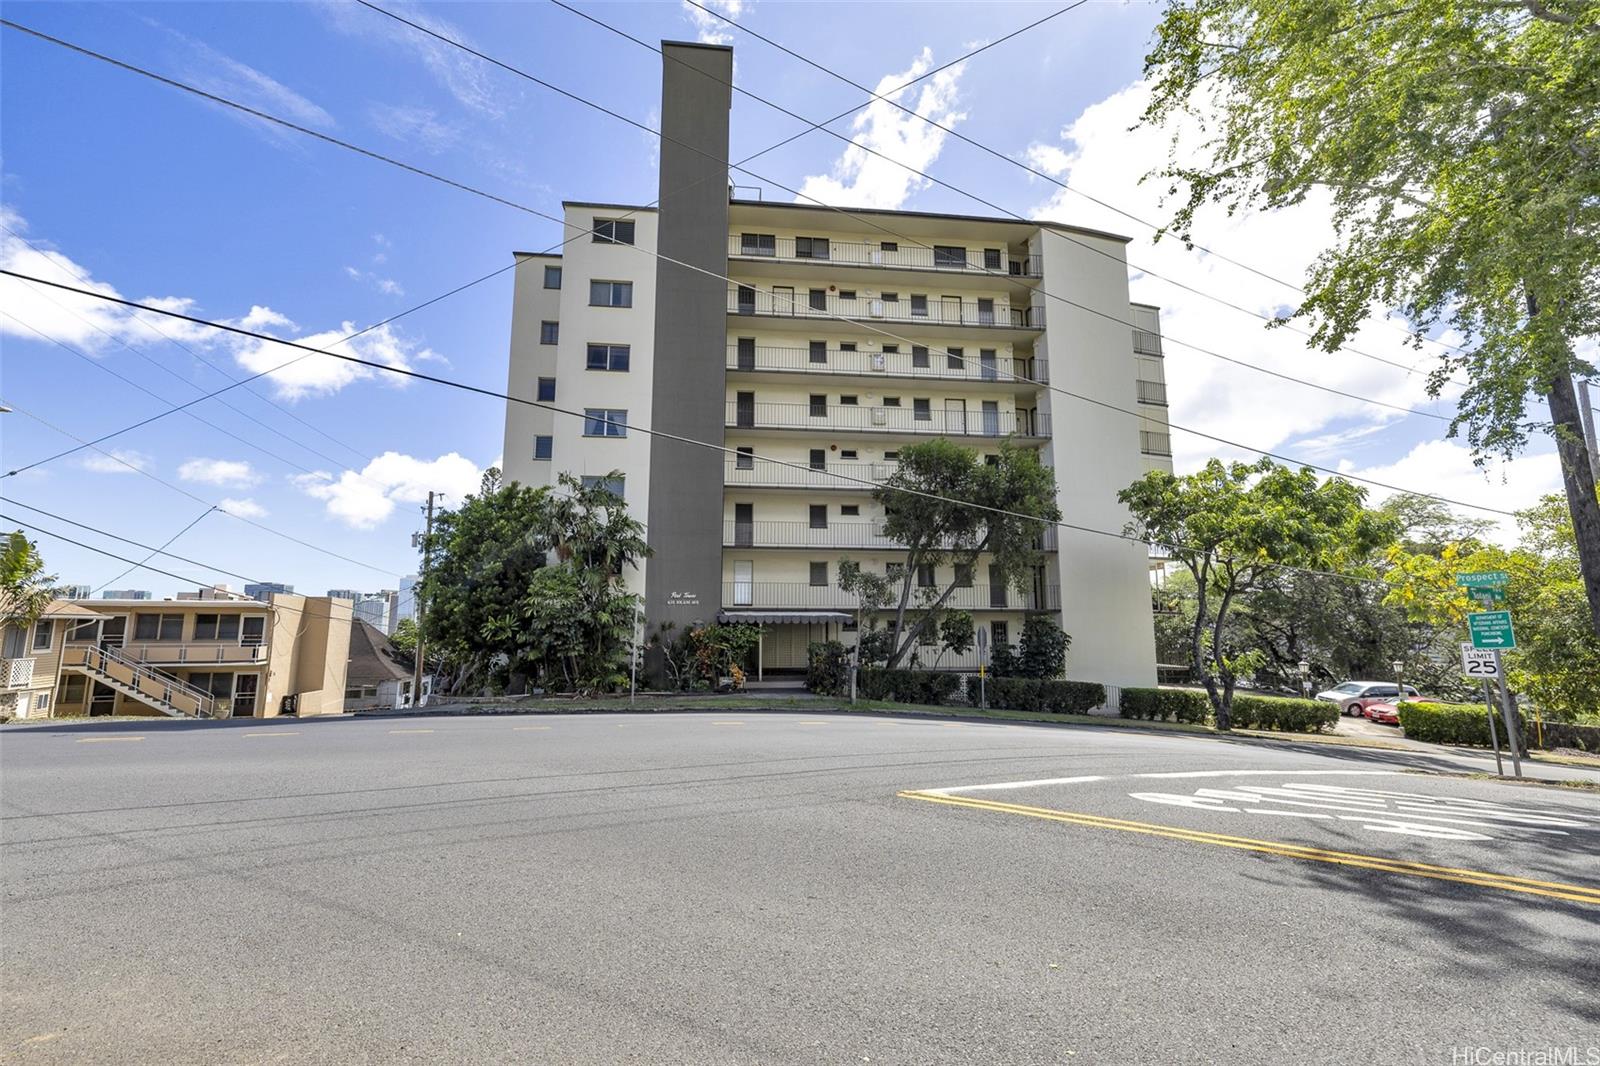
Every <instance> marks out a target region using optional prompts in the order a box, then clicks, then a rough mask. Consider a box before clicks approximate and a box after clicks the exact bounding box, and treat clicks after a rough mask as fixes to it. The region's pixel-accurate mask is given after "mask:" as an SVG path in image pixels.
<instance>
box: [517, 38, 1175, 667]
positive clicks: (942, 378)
mask: <svg viewBox="0 0 1600 1066" xmlns="http://www.w3.org/2000/svg"><path fill="white" fill-rule="evenodd" d="M664 47H666V48H667V49H668V50H669V52H671V53H672V60H673V61H671V62H668V63H666V64H664V72H665V73H664V78H665V82H664V87H663V118H662V122H663V132H664V133H666V134H668V135H669V136H670V138H671V139H670V140H668V141H666V142H664V143H663V145H662V155H661V189H660V204H661V206H660V208H659V209H655V208H649V207H641V206H634V205H626V204H597V203H588V202H569V203H567V204H566V205H565V210H566V222H567V227H568V232H569V233H583V232H586V231H587V232H588V233H589V234H590V237H588V238H587V239H585V238H579V239H576V240H572V241H570V242H569V243H568V244H567V245H566V246H565V248H564V249H563V251H562V254H561V255H559V256H554V255H529V254H525V253H524V254H519V260H520V262H521V264H522V265H521V268H520V269H519V270H518V271H517V281H516V287H515V303H514V307H513V322H512V341H511V359H510V373H509V376H508V388H509V391H510V393H511V395H513V396H516V397H522V398H526V399H529V400H535V401H539V402H545V403H551V404H554V405H556V406H559V407H561V408H565V409H568V410H576V411H581V412H582V414H583V415H584V417H582V418H576V417H570V416H567V415H563V414H559V413H556V412H554V411H551V410H548V409H540V408H537V407H531V406H528V405H525V404H519V403H515V402H513V403H510V404H508V405H507V411H506V433H505V452H504V454H505V472H506V476H507V478H508V480H513V481H518V482H521V483H523V484H529V485H547V484H552V483H554V481H555V478H556V476H557V474H558V473H559V472H571V473H574V474H578V475H580V476H582V477H584V478H586V479H590V480H593V479H598V478H600V477H602V476H604V475H606V474H608V473H609V472H611V471H617V472H620V474H621V478H620V480H617V481H615V482H613V483H612V484H611V487H612V489H613V491H615V492H617V493H618V494H620V495H621V496H622V497H623V498H624V499H625V500H626V502H627V504H628V508H629V511H630V512H631V513H632V514H634V515H635V516H637V517H638V518H640V519H641V520H644V521H646V523H647V538H648V540H649V542H650V544H651V547H652V549H653V555H652V556H651V558H650V559H648V560H647V561H645V562H644V563H643V564H642V565H641V567H640V572H639V573H637V574H634V575H632V580H633V582H634V585H635V587H636V588H637V589H638V591H640V592H641V593H643V595H644V597H645V610H646V617H647V619H648V624H649V625H651V626H652V627H653V626H654V625H656V624H658V623H661V622H669V621H670V622H675V623H677V624H679V625H680V626H681V625H683V624H685V623H692V622H696V621H714V620H717V619H721V620H724V621H745V622H754V623H757V624H759V625H761V626H762V640H761V644H760V653H759V655H758V657H757V661H756V663H754V664H752V665H753V666H756V667H757V668H759V669H761V670H762V671H772V670H797V669H800V668H802V667H803V666H804V663H805V655H806V647H807V644H808V643H809V642H811V641H813V640H818V639H824V638H842V639H843V640H844V641H845V642H846V643H847V644H849V643H853V641H854V639H855V637H854V627H855V614H854V611H855V607H856V601H855V598H854V597H853V596H852V595H850V594H848V593H845V592H843V591H841V590H840V589H839V588H838V585H837V579H838V567H839V563H840V561H841V560H842V559H845V558H848V559H851V560H853V561H856V562H859V563H861V564H863V565H864V566H867V567H869V568H874V569H876V570H877V571H878V572H880V573H882V572H886V571H892V570H893V569H894V568H895V567H897V566H903V565H904V561H905V550H904V548H903V547H902V546H900V545H898V544H896V543H895V542H893V541H891V540H890V539H889V538H888V537H887V536H886V535H885V534H884V526H883V519H884V515H883V509H882V506H881V505H880V504H879V503H878V502H877V501H876V500H875V499H874V497H873V489H874V487H875V486H877V485H879V484H881V483H882V482H883V481H885V480H886V479H887V478H889V477H890V476H891V475H893V473H894V472H895V470H896V469H897V462H898V459H899V453H900V451H901V449H903V448H905V447H907V446H908V445H910V444H913V443H916V442H919V441H926V440H931V439H934V438H939V437H943V438H947V439H950V440H954V441H957V442H958V443H960V444H962V445H964V446H966V447H969V448H971V449H973V450H974V451H975V452H976V453H978V454H979V455H987V454H992V453H994V452H995V451H996V450H997V449H998V448H999V446H1000V444H1001V442H1003V441H1006V442H1009V443H1010V444H1011V445H1013V446H1016V447H1022V448H1028V449H1032V450H1034V451H1036V452H1037V453H1038V454H1039V457H1040V460H1041V461H1042V462H1043V463H1044V464H1045V465H1046V466H1048V467H1050V468H1052V471H1053V473H1054V476H1055V479H1056V483H1057V491H1058V504H1059V506H1060V509H1061V511H1062V514H1063V516H1064V518H1065V519H1066V521H1068V522H1070V523H1074V524H1076V525H1080V526H1088V527H1091V528H1093V529H1098V530H1106V531H1112V532H1120V531H1121V530H1122V529H1123V527H1124V525H1125V524H1126V522H1127V521H1128V515H1127V513H1126V510H1125V509H1124V508H1123V507H1122V506H1121V505H1120V504H1119V503H1118V502H1117V500H1116V494H1117V492H1118V491H1119V490H1120V489H1122V488H1124V487H1125V486H1126V485H1128V484H1129V483H1131V482H1132V481H1134V480H1135V479H1136V478H1138V477H1139V476H1140V475H1142V474H1143V473H1144V472H1145V471H1147V470H1150V469H1153V468H1161V469H1168V470H1170V469H1171V462H1172V460H1171V443H1170V437H1169V433H1168V425H1167V417H1166V412H1167V408H1166V384H1165V373H1164V368H1163V361H1162V350H1161V336H1160V320H1159V311H1158V309H1156V308H1154V307H1149V306H1146V305H1141V304H1134V303H1132V302H1131V301H1130V299H1129V292H1128V270H1127V262H1126V257H1125V246H1126V243H1127V241H1126V238H1123V237H1119V236H1116V235H1114V234H1107V233H1102V232H1099V231H1096V230H1090V229H1085V228H1081V227H1075V226H1072V225H1069V224H1064V223H1056V222H1048V221H1039V222H1035V221H1018V220H1015V219H1007V218H994V217H974V216H965V215H950V214H930V213H921V212H909V211H882V210H868V209H860V208H849V209H847V210H842V211H839V210H832V209H829V208H824V207H818V206H813V205H807V204H796V203H777V202H764V201H761V200H758V199H753V198H748V197H740V196H738V195H732V194H731V193H732V192H733V191H732V190H731V189H730V185H729V175H728V173H727V169H726V164H725V163H724V162H723V160H725V159H726V150H727V128H726V127H727V117H726V116H727V88H726V85H725V84H722V82H725V81H726V78H727V75H728V72H729V70H730V68H731V55H730V53H729V52H728V50H727V49H723V48H717V47H712V46H697V45H675V44H667V45H665V46H664ZM690 68H694V69H690ZM707 75H709V76H707ZM719 120H720V121H719ZM658 255H659V257H660V258H659V259H658V258H657V256H658ZM1053 387H1055V388H1053ZM1058 390H1059V391H1058ZM1068 394H1071V395H1068ZM1083 398H1087V399H1083ZM1093 401H1102V402H1103V403H1105V404H1114V405H1116V406H1117V407H1120V408H1123V409H1124V410H1123V411H1115V410H1111V409H1109V408H1107V407H1105V406H1100V405H1098V404H1096V403H1095V402H1093ZM1125 412H1126V413H1125ZM641 429H649V430H654V431H655V435H651V434H646V433H642V432H638V430H641ZM666 434H673V435H675V436H677V437H681V438H687V439H688V440H689V441H695V442H703V444H709V445H712V446H713V447H709V448H708V447H704V446H697V445H694V444H689V443H685V442H683V441H681V440H674V439H672V438H670V437H668V436H666ZM718 448H721V449H726V450H725V451H722V452H719V451H718V450H716V449H718ZM1039 548H1040V549H1041V550H1042V556H1041V558H1042V562H1041V565H1040V566H1039V567H1038V568H1037V570H1036V571H1035V572H1034V573H1033V574H1032V575H1031V577H1030V578H1029V579H1027V580H1025V581H1023V582H1021V583H1020V584H1014V585H1008V584H1006V583H1003V582H1000V581H997V580H992V579H991V577H990V574H989V569H988V565H987V560H986V559H984V558H981V557H980V558H979V559H978V561H977V563H976V565H974V566H972V567H971V568H963V570H962V572H960V573H956V572H954V571H952V570H949V569H947V568H940V569H939V570H938V571H936V572H929V573H923V574H919V575H917V581H918V583H919V584H929V585H937V586H938V587H941V588H942V587H944V586H945V585H947V584H949V582H950V581H951V580H955V581H956V582H957V585H958V587H957V589H956V591H955V593H954V595H953V597H952V599H951V600H950V601H949V603H950V605H951V606H952V607H960V608H963V609H966V610H968V611H970V612H972V613H973V615H974V619H975V621H976V623H977V624H978V626H979V627H980V628H982V629H984V630H986V631H987V634H988V636H989V639H990V642H991V643H992V644H1000V643H1008V642H1012V641H1015V640H1016V639H1017V637H1018V636H1019V634H1020V631H1021V621H1022V620H1023V618H1025V617H1026V616H1027V614H1028V613H1030V612H1044V613H1048V614H1050V615H1052V616H1053V617H1055V618H1056V619H1057V620H1059V622H1060V623H1061V625H1062V627H1063V628H1064V629H1065V630H1066V631H1067V632H1068V633H1069V634H1071V635H1072V638H1073V644H1072V649H1071V653H1070V659H1069V670H1070V672H1071V674H1072V676H1075V677H1080V678H1087V679H1092V680H1099V681H1104V682H1107V683H1110V684H1115V685H1140V684H1153V683H1154V680H1155V647H1154V636H1153V629H1152V621H1151V597H1150V580H1149V573H1150V563H1149V558H1148V552H1147V550H1146V548H1145V546H1144V545H1141V544H1136V543H1129V542H1127V541H1123V540H1118V539H1116V538H1114V537H1106V536H1104V535H1094V534H1087V533H1082V532H1073V531H1070V530H1065V529H1063V530H1057V529H1051V530H1050V531H1048V533H1047V535H1046V536H1045V537H1044V538H1043V540H1042V541H1041V543H1040V544H1039ZM924 658H925V661H926V660H927V659H931V656H925V657H924ZM975 664H976V660H975V658H974V657H973V656H970V655H969V656H968V657H967V659H966V660H965V661H956V660H952V659H951V658H949V657H948V656H946V657H945V658H944V659H943V660H941V661H940V663H939V665H940V666H941V667H961V668H971V667H973V666H974V665H975Z"/></svg>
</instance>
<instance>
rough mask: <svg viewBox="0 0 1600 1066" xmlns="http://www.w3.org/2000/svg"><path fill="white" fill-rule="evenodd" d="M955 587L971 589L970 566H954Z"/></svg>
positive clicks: (962, 564) (967, 564) (968, 564)
mask: <svg viewBox="0 0 1600 1066" xmlns="http://www.w3.org/2000/svg"><path fill="white" fill-rule="evenodd" d="M956 587H957V588H963V589H970V588H971V587H972V564H971V563H957V564H956Z"/></svg>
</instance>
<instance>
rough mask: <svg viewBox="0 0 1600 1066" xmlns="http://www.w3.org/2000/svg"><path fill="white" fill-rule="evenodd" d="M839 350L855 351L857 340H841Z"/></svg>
mask: <svg viewBox="0 0 1600 1066" xmlns="http://www.w3.org/2000/svg"><path fill="white" fill-rule="evenodd" d="M839 350H840V351H841V352H853V351H855V350H856V342H855V341H840V342H839Z"/></svg>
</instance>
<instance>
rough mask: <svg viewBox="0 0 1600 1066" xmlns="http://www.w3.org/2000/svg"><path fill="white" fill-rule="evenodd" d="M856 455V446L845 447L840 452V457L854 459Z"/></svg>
mask: <svg viewBox="0 0 1600 1066" xmlns="http://www.w3.org/2000/svg"><path fill="white" fill-rule="evenodd" d="M855 457H856V450H855V449H854V448H843V449H841V450H840V452H839V458H841V459H854V458H855Z"/></svg>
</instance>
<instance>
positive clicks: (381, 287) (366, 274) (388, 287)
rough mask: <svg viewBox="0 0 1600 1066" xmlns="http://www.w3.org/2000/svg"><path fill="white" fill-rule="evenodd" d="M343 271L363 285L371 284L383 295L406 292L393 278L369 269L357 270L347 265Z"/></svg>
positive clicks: (402, 294)
mask: <svg viewBox="0 0 1600 1066" xmlns="http://www.w3.org/2000/svg"><path fill="white" fill-rule="evenodd" d="M344 273H345V276H346V277H348V278H349V279H350V280H351V281H356V282H360V283H362V284H363V285H371V286H372V287H373V288H374V289H376V290H377V291H378V292H381V293H382V294H383V295H385V296H404V295H405V294H406V290H405V289H404V288H402V287H401V285H400V283H399V282H398V281H396V280H394V279H393V278H386V277H382V276H381V275H378V274H375V273H373V272H372V271H370V270H359V269H357V268H356V267H353V266H347V267H345V268H344Z"/></svg>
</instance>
